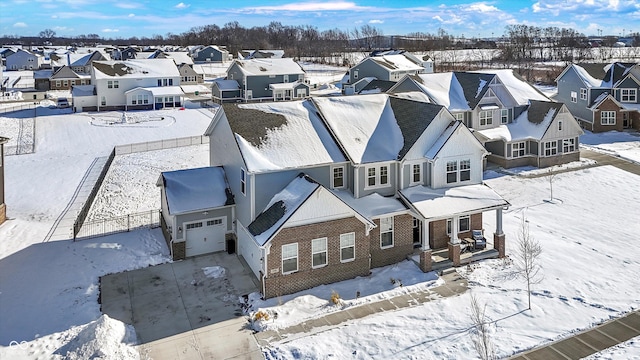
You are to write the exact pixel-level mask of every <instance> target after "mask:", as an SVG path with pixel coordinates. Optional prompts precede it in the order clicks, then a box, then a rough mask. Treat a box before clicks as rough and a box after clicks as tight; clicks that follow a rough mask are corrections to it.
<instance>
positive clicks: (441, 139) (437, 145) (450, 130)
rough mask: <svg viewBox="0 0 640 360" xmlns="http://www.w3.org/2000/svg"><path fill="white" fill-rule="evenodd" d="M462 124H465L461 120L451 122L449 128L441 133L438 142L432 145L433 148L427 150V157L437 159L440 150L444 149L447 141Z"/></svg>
mask: <svg viewBox="0 0 640 360" xmlns="http://www.w3.org/2000/svg"><path fill="white" fill-rule="evenodd" d="M460 126H463V125H462V122H460V121H453V122H451V124H449V126H447V128H446V129H445V130H444V131H443V132H442V134H440V136H439V137H438V139H437V140H436V142H435V143H434V144H433V145H432V146H431V149H429V151H427V153H426V154H425V155H424V156H425V157H426V158H427V159H435V158H436V156H438V153H439V152H440V150H442V148H443V147H444V145H445V144H446V143H447V141H448V140H449V139H450V138H451V136H452V135H453V134H454V133H455V132H456V130H457V129H458V127H460Z"/></svg>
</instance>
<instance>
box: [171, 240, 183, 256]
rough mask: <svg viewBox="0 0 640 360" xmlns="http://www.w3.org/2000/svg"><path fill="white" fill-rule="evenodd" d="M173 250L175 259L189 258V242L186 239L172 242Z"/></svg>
mask: <svg viewBox="0 0 640 360" xmlns="http://www.w3.org/2000/svg"><path fill="white" fill-rule="evenodd" d="M171 248H172V250H171V252H172V254H173V260H184V259H186V258H187V243H186V241H178V242H173V243H171Z"/></svg>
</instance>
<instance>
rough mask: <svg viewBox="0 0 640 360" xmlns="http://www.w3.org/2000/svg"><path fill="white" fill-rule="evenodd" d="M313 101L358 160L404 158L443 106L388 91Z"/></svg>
mask: <svg viewBox="0 0 640 360" xmlns="http://www.w3.org/2000/svg"><path fill="white" fill-rule="evenodd" d="M313 101H314V103H315V104H316V107H317V108H318V110H319V111H320V113H321V114H322V118H323V119H324V121H325V123H326V124H327V126H328V127H329V128H330V130H331V133H332V134H333V136H334V137H335V138H336V140H337V141H338V143H340V145H341V147H342V149H343V150H344V152H345V153H346V154H347V156H348V157H349V159H350V160H351V162H352V163H354V164H363V163H372V162H379V161H394V160H398V159H401V158H403V157H404V156H405V155H406V153H407V152H408V151H409V149H411V147H412V146H413V145H414V144H415V142H416V141H417V140H418V138H419V137H420V136H421V135H422V133H423V132H424V131H425V129H426V128H427V127H428V126H429V124H430V123H431V121H433V119H434V118H435V117H436V116H437V115H438V114H439V113H440V111H441V110H442V109H443V107H442V106H440V105H435V104H431V103H427V102H423V101H416V100H411V99H407V98H404V97H396V96H391V95H388V94H369V95H357V96H344V97H326V98H314V99H313Z"/></svg>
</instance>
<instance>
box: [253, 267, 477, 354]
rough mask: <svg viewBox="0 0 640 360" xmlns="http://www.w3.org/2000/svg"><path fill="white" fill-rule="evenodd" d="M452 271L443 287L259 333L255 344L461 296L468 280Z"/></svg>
mask: <svg viewBox="0 0 640 360" xmlns="http://www.w3.org/2000/svg"><path fill="white" fill-rule="evenodd" d="M451 270H452V269H450V271H448V272H447V274H444V275H442V276H441V278H442V279H443V280H444V282H445V283H444V285H440V286H437V287H434V288H431V289H428V290H423V291H417V292H412V293H408V294H404V295H399V296H396V297H393V298H389V299H386V300H381V301H377V302H373V303H369V304H364V305H359V306H354V307H352V308H348V309H345V310H341V311H337V312H334V313H331V314H328V315H325V316H322V317H319V318H315V319H311V320H308V321H305V322H303V323H301V324H298V325H294V326H290V327H288V328H284V329H279V330H268V331H262V332H258V333H256V334H255V337H256V340H257V341H258V344H259V345H260V346H267V345H269V344H270V343H271V342H273V341H278V342H288V341H292V340H295V339H298V338H302V337H306V336H309V335H312V334H317V333H320V332H323V331H327V330H331V329H333V328H335V327H338V326H340V325H341V324H343V323H345V322H347V321H349V320H357V319H360V318H363V317H366V316H369V315H374V314H377V313H381V312H385V311H393V310H399V309H403V308H408V307H412V306H418V305H420V304H423V303H426V302H429V301H432V300H438V299H441V298H444V297H450V296H457V295H460V294H462V293H464V292H465V291H467V280H466V279H465V278H463V277H462V276H460V275H459V274H458V273H457V272H456V271H451Z"/></svg>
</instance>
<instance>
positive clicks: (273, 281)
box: [159, 94, 509, 297]
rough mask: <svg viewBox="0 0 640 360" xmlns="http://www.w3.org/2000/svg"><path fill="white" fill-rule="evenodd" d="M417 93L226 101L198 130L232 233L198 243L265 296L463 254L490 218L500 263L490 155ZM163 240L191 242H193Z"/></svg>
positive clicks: (499, 206) (498, 204) (501, 204)
mask: <svg viewBox="0 0 640 360" xmlns="http://www.w3.org/2000/svg"><path fill="white" fill-rule="evenodd" d="M416 98H420V96H419V94H418V95H416V94H414V95H412V96H406V94H405V95H402V96H392V95H387V94H370V95H357V96H349V97H332V98H310V99H305V100H297V101H282V102H272V103H252V104H223V105H222V108H221V109H220V110H219V111H218V112H216V114H215V115H214V117H213V119H212V121H211V124H210V125H209V127H208V129H207V130H206V132H205V135H207V136H209V138H210V142H209V144H210V145H209V146H210V166H211V167H215V168H220V169H224V174H225V181H226V186H228V189H229V192H230V193H231V194H232V195H233V200H234V201H233V205H231V207H232V209H233V210H232V211H231V213H230V214H231V215H230V216H231V218H227V219H226V220H225V223H226V224H233V228H232V229H231V228H229V227H227V230H228V231H229V233H226V234H223V233H218V235H215V234H213V233H210V235H206V234H204V233H202V234H201V235H200V236H201V237H202V236H205V237H207V238H208V239H213V238H214V236H217V238H219V239H222V238H223V236H224V239H226V240H227V243H226V247H225V248H224V249H225V250H227V251H229V252H232V251H231V250H233V251H235V252H237V255H238V256H239V257H241V258H242V259H243V260H244V261H245V262H246V263H247V265H248V267H249V268H250V269H251V270H252V272H253V274H254V275H255V276H256V278H257V280H258V281H259V282H260V283H261V284H262V293H263V295H264V296H265V297H274V296H279V295H285V294H289V293H293V292H297V291H301V290H304V289H308V288H311V287H314V286H318V285H320V284H326V283H331V282H335V281H340V280H345V279H349V278H353V277H357V276H364V275H367V274H369V272H370V270H371V269H372V268H375V267H380V266H386V265H390V264H394V263H397V262H400V261H403V260H404V259H406V258H407V257H408V256H411V255H413V254H414V253H415V252H416V251H419V252H421V253H422V254H423V257H424V258H425V259H430V258H431V255H430V254H431V251H432V250H436V249H448V248H449V247H452V249H453V250H452V251H453V252H452V255H451V258H452V259H453V260H455V259H456V257H455V256H456V254H457V256H458V259H459V252H460V242H461V239H463V238H465V237H468V236H470V231H471V230H474V229H482V221H483V220H482V214H483V212H487V211H495V213H496V217H495V219H496V229H497V231H496V234H495V235H494V243H495V244H496V248H497V249H498V251H497V252H496V256H504V233H503V232H502V225H501V223H502V210H503V208H505V207H506V206H508V205H509V203H508V202H506V201H505V200H504V199H502V198H501V197H500V196H499V195H498V194H497V193H495V192H494V191H493V190H492V189H490V188H489V187H488V186H486V185H484V184H482V163H483V160H484V157H485V156H486V155H487V151H486V150H485V149H484V147H483V146H482V144H481V143H480V142H479V141H478V140H477V139H476V138H475V137H474V135H473V134H472V133H471V131H469V129H467V128H466V127H465V126H464V124H463V123H462V122H460V121H456V120H455V119H454V118H453V116H452V115H451V113H449V112H448V111H447V110H446V109H445V108H444V107H443V106H440V105H435V104H431V103H428V102H425V101H419V100H415V99H416ZM186 171H187V172H188V171H190V170H186ZM220 181H221V180H220ZM202 182H203V183H204V184H211V181H208V180H206V179H205V180H202ZM159 185H160V186H166V184H161V183H160V182H159ZM460 194H463V195H464V196H463V198H464V199H466V201H460V200H459V199H460ZM456 204H457V206H454V205H456ZM164 207H165V205H164V204H163V216H165V215H164V214H165V208H164ZM433 209H438V211H433ZM212 211H213V209H208V210H207V212H208V213H209V214H211V212H212ZM187 213H189V214H190V215H189V214H187ZM201 213H203V211H202V209H195V208H194V209H193V210H192V211H186V212H185V216H186V215H188V216H200V217H201V216H202V215H199V214H201ZM198 221H199V220H198ZM164 222H165V223H170V221H166V219H165V221H164ZM163 227H164V225H163ZM204 227H205V226H204V225H203V228H204ZM173 229H175V225H174V226H173ZM203 231H204V230H203ZM169 235H170V236H169V237H168V242H169V243H172V242H173V243H175V242H177V241H185V242H186V246H187V247H188V246H189V242H190V241H191V240H190V238H189V236H188V235H187V236H186V239H184V238H181V239H177V238H176V234H175V230H174V234H169ZM171 236H173V237H171ZM214 242H215V240H214ZM416 249H418V250H416ZM217 250H218V251H219V250H221V248H218V249H217ZM172 251H173V250H172ZM456 251H457V253H456ZM425 254H427V255H425ZM172 255H173V257H174V258H177V257H176V253H175V252H172ZM423 270H424V271H429V270H430V267H429V266H424V267H423Z"/></svg>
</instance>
